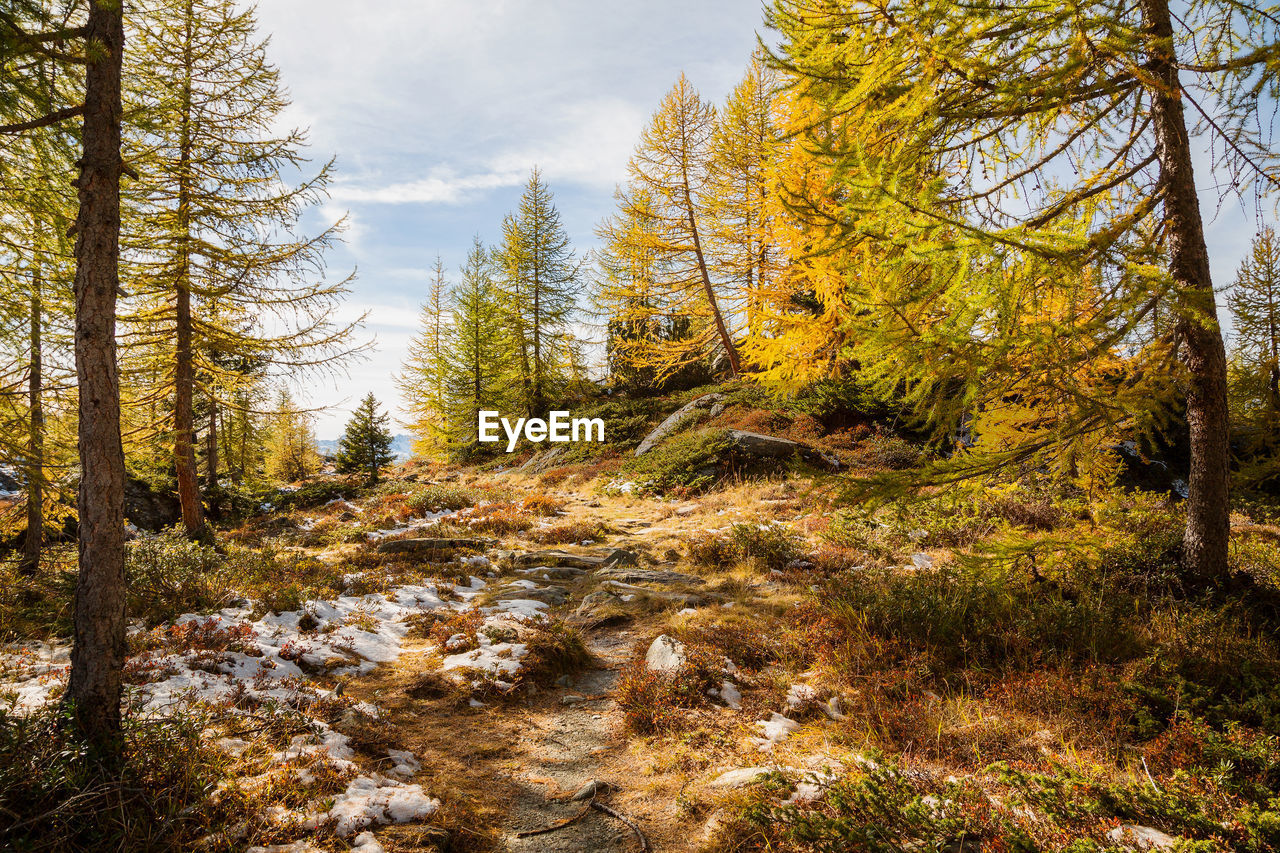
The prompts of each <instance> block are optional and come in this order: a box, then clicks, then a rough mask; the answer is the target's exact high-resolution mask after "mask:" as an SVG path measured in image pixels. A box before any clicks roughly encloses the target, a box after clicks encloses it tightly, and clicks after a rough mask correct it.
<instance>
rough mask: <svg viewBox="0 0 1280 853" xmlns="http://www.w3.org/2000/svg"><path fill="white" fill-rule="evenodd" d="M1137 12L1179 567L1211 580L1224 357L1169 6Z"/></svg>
mask: <svg viewBox="0 0 1280 853" xmlns="http://www.w3.org/2000/svg"><path fill="white" fill-rule="evenodd" d="M1141 7H1142V13H1143V18H1144V21H1145V23H1146V29H1147V34H1148V38H1150V39H1151V43H1150V46H1149V48H1148V61H1147V70H1148V71H1149V72H1150V74H1151V76H1152V77H1154V78H1155V79H1156V80H1157V81H1158V82H1159V88H1158V89H1156V90H1155V91H1153V92H1152V93H1151V117H1152V126H1153V128H1154V130H1155V140H1156V153H1157V156H1158V157H1159V160H1160V180H1161V184H1162V188H1163V190H1164V194H1165V198H1164V212H1165V232H1166V245H1167V246H1168V250H1169V272H1170V273H1171V275H1172V277H1173V281H1174V287H1175V294H1176V300H1177V307H1178V321H1177V337H1178V345H1179V350H1180V353H1181V358H1182V361H1183V363H1184V365H1185V366H1186V368H1187V377H1188V379H1187V381H1188V385H1187V424H1188V426H1189V427H1190V432H1191V480H1190V483H1189V494H1188V497H1187V523H1186V533H1185V536H1184V539H1183V563H1184V566H1183V568H1184V570H1185V571H1186V573H1187V574H1188V575H1189V576H1190V577H1191V578H1192V579H1194V580H1197V581H1200V582H1216V581H1220V580H1223V579H1225V578H1226V576H1227V542H1228V537H1229V535H1230V530H1231V526H1230V519H1229V512H1230V511H1229V506H1228V481H1229V468H1228V465H1229V458H1230V454H1229V449H1228V444H1227V356H1226V350H1225V348H1224V346H1223V343H1222V331H1221V329H1220V327H1219V326H1218V307H1217V303H1216V301H1215V299H1214V293H1213V282H1212V279H1211V277H1210V272H1209V251H1208V249H1207V248H1206V246H1205V240H1204V223H1203V222H1202V220H1201V218H1200V202H1199V200H1198V198H1197V197H1196V184H1195V176H1194V174H1193V172H1192V165H1191V143H1190V140H1189V138H1188V135H1187V126H1186V120H1185V117H1184V115H1183V109H1182V89H1181V84H1180V82H1179V80H1178V69H1177V65H1176V59H1175V56H1174V47H1173V24H1172V20H1171V18H1170V15H1169V4H1168V0H1141Z"/></svg>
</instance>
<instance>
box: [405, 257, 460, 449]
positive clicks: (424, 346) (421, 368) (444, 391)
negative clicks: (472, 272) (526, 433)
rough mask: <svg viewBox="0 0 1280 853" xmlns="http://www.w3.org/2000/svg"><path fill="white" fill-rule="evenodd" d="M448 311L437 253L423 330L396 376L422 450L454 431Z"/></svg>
mask: <svg viewBox="0 0 1280 853" xmlns="http://www.w3.org/2000/svg"><path fill="white" fill-rule="evenodd" d="M449 313H450V312H449V285H448V282H447V281H446V280H445V275H444V261H443V260H441V259H440V256H439V255H437V256H436V265H435V270H434V274H433V276H432V279H431V284H430V287H429V289H428V291H427V299H426V302H424V303H423V305H422V310H421V311H420V313H419V326H420V329H419V331H418V334H417V335H415V336H414V338H413V340H411V341H410V342H409V355H408V358H407V359H406V360H405V362H404V364H403V365H402V366H401V370H400V374H399V376H397V377H396V385H397V387H398V388H399V389H400V393H401V395H402V397H403V399H404V403H405V409H406V410H407V411H408V412H409V414H410V420H409V422H408V424H407V426H408V427H409V428H410V429H412V430H413V433H414V435H415V436H416V441H415V447H414V449H415V450H416V451H418V452H421V453H435V452H438V451H440V450H441V449H442V448H443V447H445V446H446V445H447V444H448V442H449V438H450V434H451V432H452V425H451V423H450V421H449V398H448V383H449V373H450V371H451V370H452V364H451V360H452V359H451V354H450V352H449V336H450V328H449Z"/></svg>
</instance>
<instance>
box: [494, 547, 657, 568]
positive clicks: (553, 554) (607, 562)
mask: <svg viewBox="0 0 1280 853" xmlns="http://www.w3.org/2000/svg"><path fill="white" fill-rule="evenodd" d="M514 561H515V564H516V565H518V566H535V567H541V568H570V569H603V568H607V567H609V566H625V565H634V564H635V562H636V555H635V554H633V553H631V552H630V551H626V550H624V549H622V548H610V549H608V550H607V551H605V552H604V553H603V554H570V553H569V552H568V551H530V552H529V553H527V554H518V555H516V557H515V560H514Z"/></svg>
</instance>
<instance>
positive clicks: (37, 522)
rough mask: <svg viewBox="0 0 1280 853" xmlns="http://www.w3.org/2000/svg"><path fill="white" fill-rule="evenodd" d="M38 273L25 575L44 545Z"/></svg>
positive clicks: (34, 569)
mask: <svg viewBox="0 0 1280 853" xmlns="http://www.w3.org/2000/svg"><path fill="white" fill-rule="evenodd" d="M41 284H42V282H41V275H40V269H39V267H37V268H36V269H35V271H34V272H33V273H32V278H31V328H30V334H29V344H30V347H31V358H30V363H29V364H28V369H27V404H28V408H29V410H30V418H31V426H30V431H29V432H28V433H27V465H26V468H27V471H26V475H27V535H26V538H25V539H24V540H23V543H22V559H21V560H20V561H19V563H18V571H19V573H21V574H24V575H27V576H28V577H30V576H33V575H36V574H37V573H39V571H40V549H41V547H42V546H43V545H44V401H43V395H42V394H41V391H42V390H43V386H44V364H43V362H44V350H43V346H42V344H41V337H42V333H43V331H44V330H43V325H44V317H43V313H44V306H43V304H42V298H41V293H40V290H41Z"/></svg>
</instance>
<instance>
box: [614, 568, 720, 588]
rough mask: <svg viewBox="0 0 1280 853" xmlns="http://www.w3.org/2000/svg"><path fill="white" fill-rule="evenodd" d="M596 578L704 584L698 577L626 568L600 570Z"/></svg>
mask: <svg viewBox="0 0 1280 853" xmlns="http://www.w3.org/2000/svg"><path fill="white" fill-rule="evenodd" d="M596 577H598V578H601V579H603V580H613V581H618V582H619V583H630V584H637V583H656V584H664V585H670V584H688V585H689V586H697V585H699V584H704V583H706V581H704V580H703V579H702V578H700V577H696V576H695V575H686V574H682V573H680V572H667V571H655V570H652V569H628V568H611V569H601V570H600V571H598V572H596Z"/></svg>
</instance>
